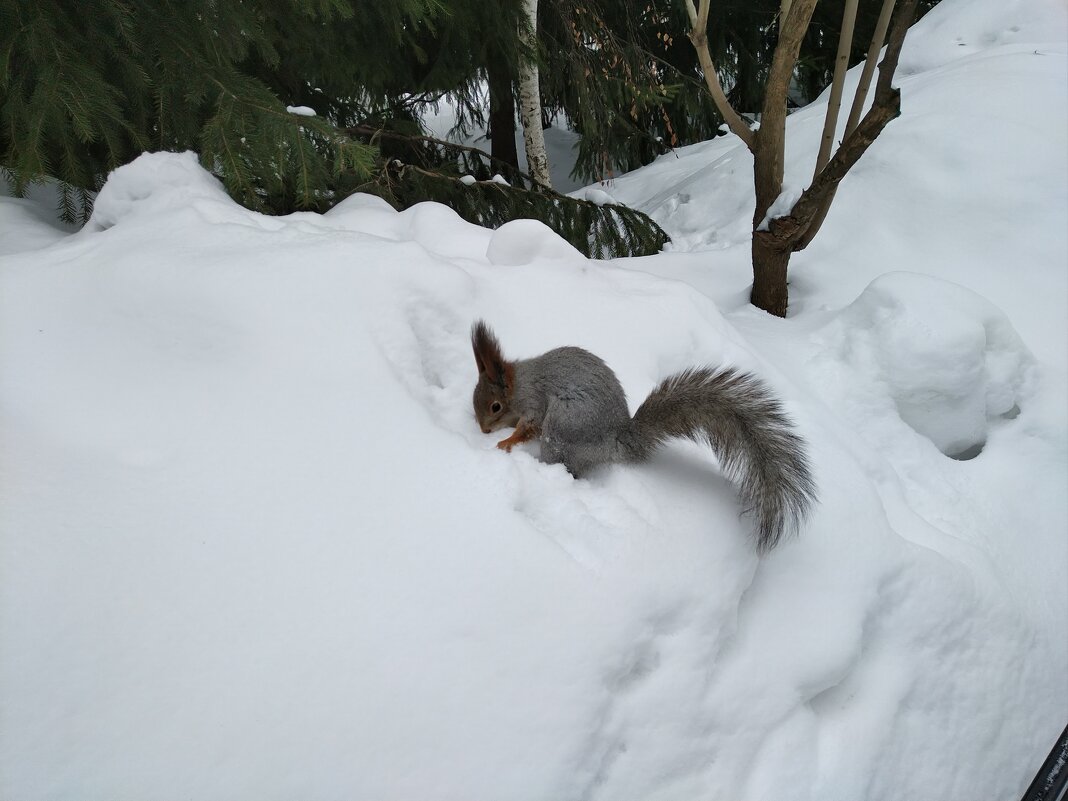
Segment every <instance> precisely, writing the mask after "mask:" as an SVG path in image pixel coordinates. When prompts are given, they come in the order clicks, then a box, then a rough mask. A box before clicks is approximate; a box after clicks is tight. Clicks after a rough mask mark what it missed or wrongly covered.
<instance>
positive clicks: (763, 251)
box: [749, 231, 790, 317]
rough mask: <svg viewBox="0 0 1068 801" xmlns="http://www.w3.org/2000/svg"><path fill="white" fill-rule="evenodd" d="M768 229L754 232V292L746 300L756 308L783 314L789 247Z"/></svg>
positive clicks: (785, 298)
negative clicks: (785, 246)
mask: <svg viewBox="0 0 1068 801" xmlns="http://www.w3.org/2000/svg"><path fill="white" fill-rule="evenodd" d="M781 245H782V243H780V242H778V241H777V240H776V239H775V237H774V236H772V235H770V234H769V233H768V232H767V231H754V232H753V292H752V294H751V295H750V296H749V302H750V303H752V304H753V305H754V306H756V307H757V308H759V309H763V310H764V311H766V312H768V313H770V314H774V315H775V316H776V317H785V316H786V306H787V301H788V297H789V296H788V289H787V283H786V268H787V267H788V266H789V264H790V251H789V249H784V248H783V247H782V246H781Z"/></svg>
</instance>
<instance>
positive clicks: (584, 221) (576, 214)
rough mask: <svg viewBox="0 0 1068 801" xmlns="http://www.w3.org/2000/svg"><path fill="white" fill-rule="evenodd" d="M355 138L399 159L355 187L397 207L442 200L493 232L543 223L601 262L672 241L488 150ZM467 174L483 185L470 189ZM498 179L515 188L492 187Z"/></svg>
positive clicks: (634, 214)
mask: <svg viewBox="0 0 1068 801" xmlns="http://www.w3.org/2000/svg"><path fill="white" fill-rule="evenodd" d="M355 133H357V134H360V135H363V136H367V137H369V138H372V139H373V140H374V141H376V142H378V143H379V144H380V146H381V148H382V151H383V153H390V154H391V155H390V157H389V158H388V159H387V160H386V163H385V164H384V165H383V167H382V169H381V171H380V172H379V173H378V174H377V175H376V176H374V179H373V180H372V181H371V182H368V183H366V184H364V185H361V186H358V187H354V188H356V189H359V190H360V191H364V192H370V193H373V194H377V195H378V196H380V197H382V198H384V199H385V200H387V201H388V202H390V203H391V204H392V205H393V206H394V207H395V208H398V209H406V208H408V207H409V206H413V205H415V204H416V203H419V202H421V201H424V200H435V201H438V202H439V203H444V204H445V205H447V206H450V207H451V208H452V209H454V210H455V211H456V213H457V214H459V215H460V216H461V217H463V218H464V219H465V220H467V221H468V222H472V223H475V224H476V225H482V226H485V227H487V228H497V227H499V226H501V225H503V224H504V223H506V222H509V221H511V220H516V219H521V218H532V219H536V220H540V221H541V222H543V223H545V224H546V225H548V226H549V227H550V228H552V229H553V230H554V231H555V232H556V233H558V234H559V235H560V236H562V237H563V238H564V239H566V240H567V241H568V242H570V243H571V244H572V245H574V246H575V248H577V249H578V250H579V251H580V252H582V253H583V254H585V255H586V256H588V257H590V258H595V259H611V258H616V257H619V256H648V255H652V254H654V253H658V252H660V250H661V249H662V248H663V246H664V244H665V243H666V242H668V241H669V240H668V236H667V234H666V233H664V231H663V229H662V228H660V226H658V225H657V224H656V223H655V222H653V220H652V219H650V218H649V217H647V216H646V215H645V214H642V213H641V212H640V211H635V210H634V209H630V208H627V207H626V206H620V205H616V204H605V205H602V206H599V205H597V204H595V203H591V202H589V201H586V200H577V199H575V198H571V197H568V196H566V195H561V194H560V193H558V192H554V191H553V190H552V189H546V188H545V187H543V186H541V185H540V184H538V183H537V182H536V181H534V179H533V178H531V177H530V176H529V175H527V174H526V173H523V172H520V171H519V170H517V169H515V168H514V167H512V166H511V165H509V164H507V163H506V162H502V161H499V160H497V159H493V158H492V157H490V156H489V155H488V154H486V153H484V152H482V151H481V150H477V149H475V148H471V147H464V146H462V145H456V144H453V143H451V142H443V141H441V140H438V139H432V138H429V137H423V136H403V135H400V134H396V133H388V132H381V131H373V130H370V129H366V128H365V129H359V130H357V131H355ZM462 175H467V176H471V178H474V179H475V182H474V183H470V179H468V181H469V183H464V182H463V181H461V180H460V176H462ZM495 175H500V176H501V177H502V178H505V179H506V180H507V182H508V183H507V184H503V183H500V182H499V181H494V180H492V179H493V178H494V176H495Z"/></svg>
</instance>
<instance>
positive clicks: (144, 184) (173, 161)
mask: <svg viewBox="0 0 1068 801" xmlns="http://www.w3.org/2000/svg"><path fill="white" fill-rule="evenodd" d="M209 206H210V207H212V208H213V210H218V209H224V210H228V211H229V212H230V213H231V214H233V212H235V211H238V208H235V204H234V203H233V201H232V200H231V199H230V197H229V195H227V194H226V190H225V189H223V185H222V182H220V181H219V179H218V178H215V177H214V176H213V175H211V174H210V173H209V172H207V171H206V170H205V169H204V168H203V167H201V166H200V162H199V160H198V159H197V154H196V153H192V152H189V151H186V152H185V153H143V154H142V155H140V156H138V157H137V158H136V159H134V160H133V161H132V162H130V163H129V164H125V165H123V166H122V167H119V168H118V169H117V170H115V171H114V172H112V173H111V175H109V176H108V180H107V183H105V184H104V186H103V188H102V189H101V190H100V194H99V195H97V198H96V203H95V204H94V206H93V216H92V217H91V218H90V220H89V223H88V224H87V225H86V228H85V230H87V231H104V230H106V229H108V228H111V227H112V226H114V225H116V224H118V223H119V222H121V221H123V220H133V219H137V218H141V217H151V216H154V215H158V214H160V213H165V212H167V211H175V210H178V209H182V208H190V207H191V208H199V209H206V208H207V207H209Z"/></svg>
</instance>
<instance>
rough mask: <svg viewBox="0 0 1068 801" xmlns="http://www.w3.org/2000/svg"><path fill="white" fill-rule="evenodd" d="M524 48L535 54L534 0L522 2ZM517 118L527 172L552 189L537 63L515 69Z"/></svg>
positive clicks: (526, 64)
mask: <svg viewBox="0 0 1068 801" xmlns="http://www.w3.org/2000/svg"><path fill="white" fill-rule="evenodd" d="M523 10H524V13H525V16H526V23H527V24H526V26H525V30H526V37H527V44H528V45H529V47H530V50H531V51H532V52H536V51H537V39H538V0H524V2H523ZM519 117H520V119H521V120H522V122H523V143H524V145H525V146H526V151H527V172H529V173H530V175H531V176H532V177H533V178H534V180H535V181H537V182H538V183H539V184H541V185H542V186H548V187H551V186H552V182H551V181H550V179H549V157H548V156H546V155H545V135H544V133H543V132H542V129H541V87H540V85H539V79H538V62H537V61H536V60H535V59H530V60H526V59H524V61H523V63H522V65H521V66H520V67H519Z"/></svg>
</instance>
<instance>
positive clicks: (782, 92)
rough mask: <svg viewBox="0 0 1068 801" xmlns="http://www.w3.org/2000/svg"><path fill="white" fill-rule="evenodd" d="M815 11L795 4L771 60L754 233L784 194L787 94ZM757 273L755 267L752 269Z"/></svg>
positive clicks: (808, 3) (757, 150)
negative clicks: (776, 200)
mask: <svg viewBox="0 0 1068 801" xmlns="http://www.w3.org/2000/svg"><path fill="white" fill-rule="evenodd" d="M815 8H816V0H792V2H791V3H790V6H789V12H788V13H787V14H786V15H785V19H783V21H782V26H781V30H780V33H779V43H778V44H777V45H776V46H775V55H774V56H773V57H772V60H771V69H770V71H769V72H768V81H767V84H766V85H765V87H764V108H763V111H762V113H761V116H760V128H759V129H758V130H757V132H756V136H755V137H754V139H755V142H754V144H755V147H754V149H753V183H754V189H755V190H756V208H755V209H754V212H753V228H754V229H755V228H756V227H757V226H758V225H759V224H760V222H761V220H763V219H764V217H766V216H767V213H768V209H769V208H771V204H772V203H774V202H775V199H776V198H778V196H779V195H780V193H781V192H782V178H783V169H784V167H783V164H784V160H785V152H786V94H787V92H788V91H789V89H790V79H791V77H793V74H794V64H796V63H797V55H798V53H800V52H801V42H802V40H803V39H804V38H805V31H807V30H808V24H809V22H810V21H811V19H812V12H813V11H814V10H815ZM753 268H754V269H756V265H755V264H754V265H753Z"/></svg>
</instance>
